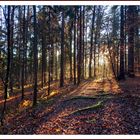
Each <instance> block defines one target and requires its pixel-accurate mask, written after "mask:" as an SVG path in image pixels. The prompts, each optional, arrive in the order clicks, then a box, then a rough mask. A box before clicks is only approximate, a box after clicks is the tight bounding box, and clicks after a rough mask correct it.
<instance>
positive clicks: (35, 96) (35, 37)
mask: <svg viewBox="0 0 140 140" xmlns="http://www.w3.org/2000/svg"><path fill="white" fill-rule="evenodd" d="M33 14H34V26H33V27H34V48H33V50H34V96H33V106H34V105H36V103H37V70H38V50H37V23H36V6H33Z"/></svg>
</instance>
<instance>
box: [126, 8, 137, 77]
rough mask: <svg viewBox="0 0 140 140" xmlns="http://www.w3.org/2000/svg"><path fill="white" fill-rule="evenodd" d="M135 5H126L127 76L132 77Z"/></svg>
mask: <svg viewBox="0 0 140 140" xmlns="http://www.w3.org/2000/svg"><path fill="white" fill-rule="evenodd" d="M135 8H136V6H128V11H127V15H128V76H129V77H134V75H135V74H134V31H135V27H134V23H135V22H136V21H135V20H134V17H135Z"/></svg>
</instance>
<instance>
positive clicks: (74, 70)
mask: <svg viewBox="0 0 140 140" xmlns="http://www.w3.org/2000/svg"><path fill="white" fill-rule="evenodd" d="M74 12H75V13H74V22H73V24H74V25H73V26H74V56H73V62H74V65H73V73H74V85H76V7H75V8H74Z"/></svg>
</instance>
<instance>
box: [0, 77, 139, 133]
mask: <svg viewBox="0 0 140 140" xmlns="http://www.w3.org/2000/svg"><path fill="white" fill-rule="evenodd" d="M42 95H43V94H42ZM40 97H42V98H40V99H39V100H38V105H37V106H36V107H34V108H33V107H31V106H30V100H29V99H28V100H27V99H26V100H25V101H23V102H22V103H20V105H18V109H17V110H16V112H14V111H13V110H9V112H10V113H7V114H6V116H5V118H6V119H5V125H4V127H0V134H140V77H135V78H133V79H132V78H127V80H124V81H120V82H116V81H115V80H114V79H98V80H85V81H83V82H82V83H81V84H80V85H79V86H78V87H75V86H72V85H70V86H66V87H64V88H62V89H61V93H60V94H56V95H54V96H53V97H50V98H48V97H45V96H40ZM46 98H47V99H46ZM11 101H12V100H11ZM13 102H14V101H13ZM9 104H11V103H10V101H9ZM0 106H2V102H1V103H0Z"/></svg>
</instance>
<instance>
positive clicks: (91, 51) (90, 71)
mask: <svg viewBox="0 0 140 140" xmlns="http://www.w3.org/2000/svg"><path fill="white" fill-rule="evenodd" d="M95 8H96V6H94V9H93V13H92V27H91V39H90V58H89V78H91V77H92V59H93V58H92V57H93V33H94V22H95Z"/></svg>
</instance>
